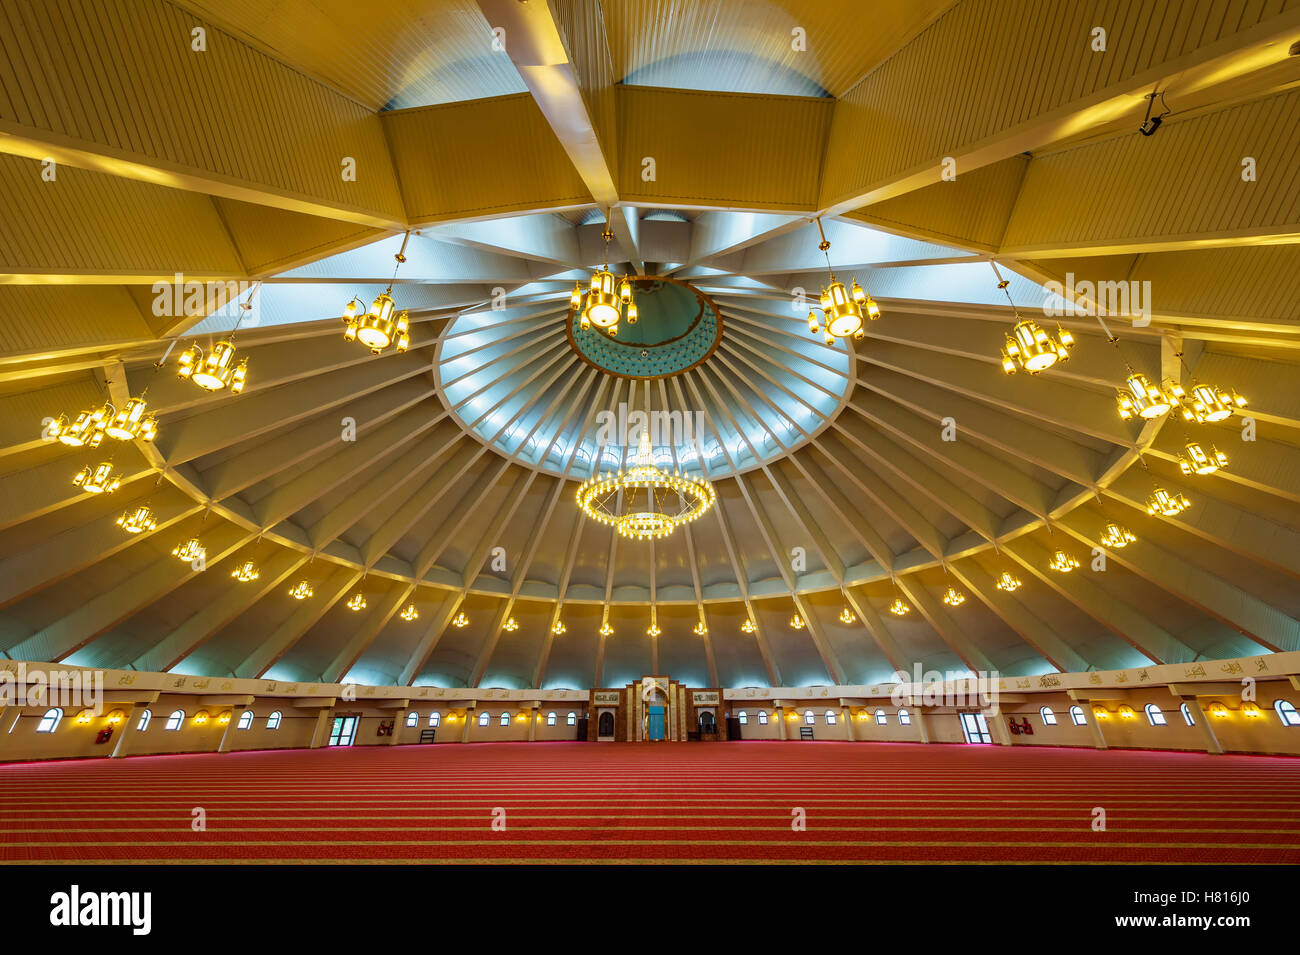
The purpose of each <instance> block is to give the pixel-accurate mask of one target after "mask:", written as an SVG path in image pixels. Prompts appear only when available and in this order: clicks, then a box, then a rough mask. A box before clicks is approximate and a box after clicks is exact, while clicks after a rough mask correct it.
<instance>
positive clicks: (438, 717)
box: [429, 710, 442, 726]
mask: <svg viewBox="0 0 1300 955" xmlns="http://www.w3.org/2000/svg"><path fill="white" fill-rule="evenodd" d="M441 723H442V714H441V713H439V712H438V711H437V710H434V711H433V712H432V713H430V714H429V725H430V726H438V725H439V724H441Z"/></svg>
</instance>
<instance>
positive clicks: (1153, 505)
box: [1147, 487, 1192, 517]
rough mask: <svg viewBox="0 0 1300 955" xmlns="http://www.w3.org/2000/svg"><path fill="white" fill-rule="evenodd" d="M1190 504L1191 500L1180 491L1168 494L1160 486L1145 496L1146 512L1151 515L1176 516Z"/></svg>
mask: <svg viewBox="0 0 1300 955" xmlns="http://www.w3.org/2000/svg"><path fill="white" fill-rule="evenodd" d="M1191 506H1192V502H1191V501H1189V500H1188V499H1187V495H1185V494H1183V493H1182V492H1181V491H1179V492H1178V493H1177V494H1170V493H1169V492H1168V491H1166V490H1165V489H1164V488H1162V487H1157V488H1156V489H1155V490H1154V491H1152V492H1151V496H1150V497H1149V498H1147V513H1148V514H1150V515H1151V516H1152V517H1155V516H1156V515H1157V514H1160V515H1161V516H1163V517H1177V516H1178V515H1179V514H1181V513H1182V512H1183V511H1185V510H1187V509H1188V508H1189V507H1191Z"/></svg>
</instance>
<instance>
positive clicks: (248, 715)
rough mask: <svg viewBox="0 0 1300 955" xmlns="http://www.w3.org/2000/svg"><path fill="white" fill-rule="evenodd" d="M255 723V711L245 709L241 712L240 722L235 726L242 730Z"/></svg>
mask: <svg viewBox="0 0 1300 955" xmlns="http://www.w3.org/2000/svg"><path fill="white" fill-rule="evenodd" d="M252 725H253V711H252V710H244V712H242V713H240V714H239V722H238V723H236V724H235V726H236V727H237V728H239V729H241V730H246V729H248V728H249V727H250V726H252Z"/></svg>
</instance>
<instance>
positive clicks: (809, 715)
mask: <svg viewBox="0 0 1300 955" xmlns="http://www.w3.org/2000/svg"><path fill="white" fill-rule="evenodd" d="M803 721H804V722H805V723H807V724H808V725H809V726H812V725H813V724H814V723H816V722H817V717H815V716H813V711H812V710H804V711H803Z"/></svg>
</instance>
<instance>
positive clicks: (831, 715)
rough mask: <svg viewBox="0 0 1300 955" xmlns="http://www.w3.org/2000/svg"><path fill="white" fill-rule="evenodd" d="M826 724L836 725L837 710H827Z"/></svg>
mask: <svg viewBox="0 0 1300 955" xmlns="http://www.w3.org/2000/svg"><path fill="white" fill-rule="evenodd" d="M826 725H827V726H834V725H835V711H834V710H827V711H826Z"/></svg>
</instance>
